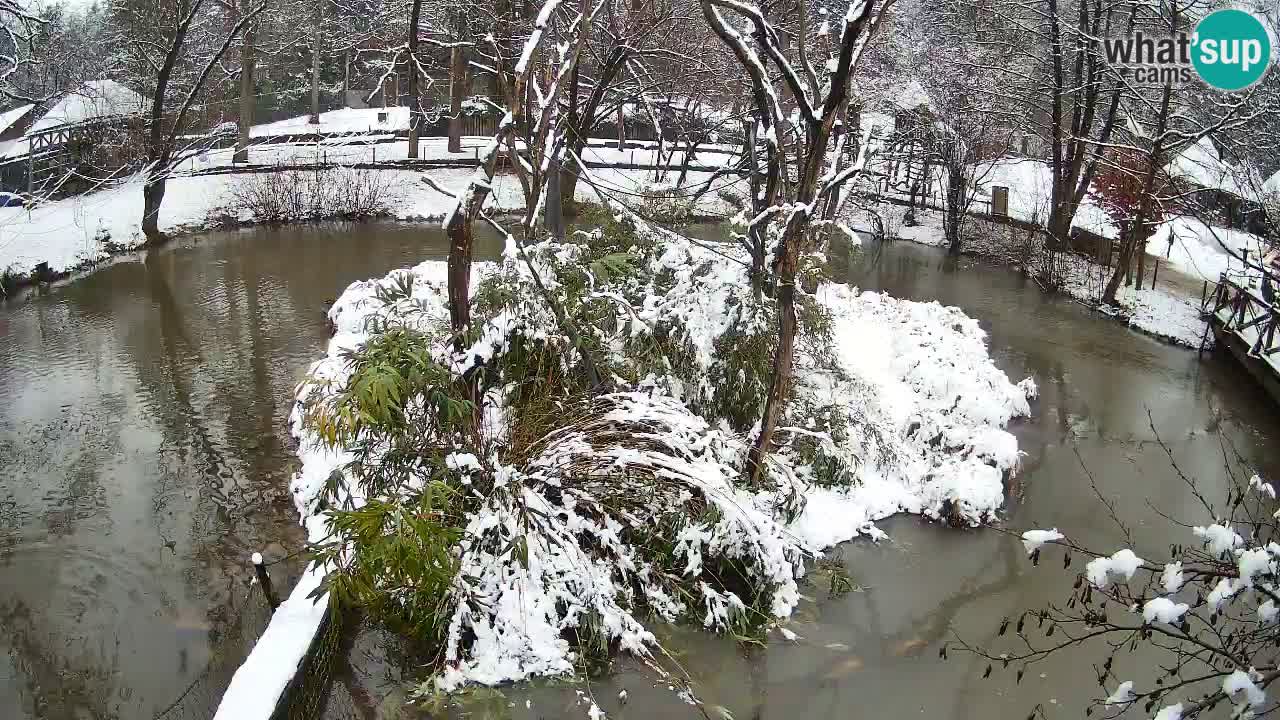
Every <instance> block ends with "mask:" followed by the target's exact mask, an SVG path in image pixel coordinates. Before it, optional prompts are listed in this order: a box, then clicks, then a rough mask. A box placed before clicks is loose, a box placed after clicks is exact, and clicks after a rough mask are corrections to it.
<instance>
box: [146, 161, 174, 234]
mask: <svg viewBox="0 0 1280 720" xmlns="http://www.w3.org/2000/svg"><path fill="white" fill-rule="evenodd" d="M167 170H168V163H164V164H163V166H162V167H160V169H159V170H158V171H157V170H152V171H151V172H149V174H148V176H147V182H146V184H145V185H143V186H142V234H143V235H145V236H146V237H147V244H148V245H158V244H160V243H161V242H164V239H165V235H164V233H162V232H160V206H161V204H162V203H163V202H164V190H165V175H164V174H165V172H167Z"/></svg>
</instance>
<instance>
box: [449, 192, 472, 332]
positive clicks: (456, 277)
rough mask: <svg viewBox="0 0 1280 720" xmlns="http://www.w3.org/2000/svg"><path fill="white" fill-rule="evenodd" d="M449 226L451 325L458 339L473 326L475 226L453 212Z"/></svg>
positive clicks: (462, 215)
mask: <svg viewBox="0 0 1280 720" xmlns="http://www.w3.org/2000/svg"><path fill="white" fill-rule="evenodd" d="M453 217H454V219H453V222H451V223H450V224H449V228H448V230H449V275H448V282H449V325H450V327H451V328H453V332H454V333H455V334H456V335H457V336H458V338H459V340H458V346H459V347H461V346H462V341H461V334H462V332H463V331H464V330H466V329H467V327H468V326H469V325H471V246H472V244H473V241H474V239H475V233H474V230H473V229H472V225H473V223H471V222H468V221H466V218H465V216H464V214H463V213H460V212H457V211H455V212H454V216H453Z"/></svg>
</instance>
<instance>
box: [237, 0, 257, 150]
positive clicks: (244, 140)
mask: <svg viewBox="0 0 1280 720" xmlns="http://www.w3.org/2000/svg"><path fill="white" fill-rule="evenodd" d="M245 7H246V9H247V3H246V4H245ZM256 61H257V58H255V57H254V52H253V26H252V25H250V26H248V27H246V28H245V30H244V42H243V44H242V46H241V50H240V127H239V135H238V136H237V138H236V153H235V155H234V156H233V157H232V158H231V162H233V163H247V162H249V131H250V129H251V128H252V127H253V103H254V95H253V75H254V69H255V66H256Z"/></svg>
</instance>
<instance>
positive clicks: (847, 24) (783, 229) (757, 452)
mask: <svg viewBox="0 0 1280 720" xmlns="http://www.w3.org/2000/svg"><path fill="white" fill-rule="evenodd" d="M892 3H893V0H886V1H885V2H879V3H878V2H875V0H861V1H860V2H854V3H850V5H849V8H848V11H847V12H846V13H845V15H844V17H843V18H842V20H841V26H840V30H839V32H838V33H837V34H836V35H835V38H834V39H829V40H827V42H828V43H829V45H828V47H827V48H826V52H825V53H824V54H826V55H828V57H827V58H826V59H825V62H824V64H823V65H822V67H823V68H824V70H825V72H824V76H823V78H822V80H819V77H818V73H817V71H816V70H815V69H814V65H813V63H812V62H811V60H810V57H809V55H810V53H811V52H818V48H819V47H820V45H819V44H818V43H817V42H816V36H817V34H816V33H814V32H813V28H811V27H810V26H809V22H808V12H809V10H808V7H807V6H806V5H805V4H803V3H801V4H799V5H797V10H798V17H797V25H798V28H797V32H796V33H795V37H794V41H793V42H792V43H791V44H790V45H791V47H792V48H794V50H793V53H792V54H788V52H787V47H788V45H787V43H784V42H783V39H782V36H781V34H780V33H779V31H778V29H777V28H776V27H775V26H774V25H773V24H772V23H771V22H770V21H769V20H768V18H767V15H766V11H765V10H764V9H763V8H762V7H761V6H759V5H755V4H751V3H745V2H738V0H701V7H702V12H703V16H704V17H705V18H706V20H707V22H708V23H709V24H710V25H711V28H712V30H713V31H714V32H715V33H716V35H717V36H718V37H719V38H720V40H721V41H722V42H723V43H724V44H725V45H726V46H727V47H728V48H729V49H730V51H731V52H732V53H733V55H734V56H735V57H736V58H737V60H738V62H739V63H740V64H741V66H742V69H743V71H744V72H745V73H746V75H747V77H748V80H749V82H750V87H751V108H752V114H753V116H754V119H755V125H757V126H758V127H759V130H758V131H756V130H755V128H754V127H751V128H749V133H748V134H749V135H754V136H755V137H758V138H760V139H761V140H762V141H763V143H764V164H763V168H761V167H760V166H759V165H756V166H755V167H754V168H753V171H752V173H751V176H752V177H751V179H752V183H751V184H752V192H751V201H752V214H753V216H752V218H751V219H750V221H749V223H748V226H747V233H746V235H745V236H744V237H742V238H740V241H741V242H742V243H743V244H744V245H745V246H746V248H747V250H748V251H749V252H750V254H751V258H752V263H751V275H752V281H753V284H754V285H755V286H756V287H757V288H760V289H762V290H764V289H766V288H767V289H768V290H769V291H770V292H772V293H773V294H774V296H775V298H776V299H777V304H778V313H779V324H778V345H777V349H776V350H775V353H774V359H773V368H772V378H771V381H770V385H769V391H768V394H767V395H766V399H765V406H764V412H763V416H762V417H761V420H760V432H759V434H758V435H757V436H756V440H755V443H754V444H753V445H752V447H751V450H750V452H749V453H748V456H747V467H746V472H747V475H748V479H749V482H750V483H751V484H752V485H753V486H760V485H762V484H763V474H764V472H765V460H766V458H767V457H768V454H769V452H770V449H771V446H772V443H773V434H774V430H775V429H776V428H777V426H778V420H779V418H780V417H781V416H782V413H783V410H784V409H785V406H786V402H787V396H788V393H789V390H790V385H791V376H792V370H793V367H792V365H793V361H794V357H795V343H796V334H797V329H798V328H797V319H796V272H797V270H798V268H799V265H800V258H801V255H802V254H803V253H804V252H806V250H807V249H808V248H809V246H810V239H811V236H810V233H809V230H810V227H811V225H812V224H813V222H814V220H815V215H818V216H819V217H818V218H816V219H817V220H818V221H819V222H820V221H821V220H820V213H821V209H822V206H823V205H824V204H825V201H826V199H827V197H828V196H829V195H830V194H831V193H833V192H836V191H837V190H838V189H839V187H840V186H841V185H842V184H843V183H845V182H846V181H848V180H850V179H851V178H853V177H855V176H856V175H858V174H859V173H861V172H862V170H863V168H864V166H865V160H866V154H865V153H866V148H865V143H864V148H863V155H862V157H861V159H860V160H859V162H856V163H854V164H853V165H852V166H851V167H849V168H846V169H844V170H842V171H841V172H839V173H835V172H832V171H828V170H829V168H828V163H829V161H830V154H829V150H830V149H831V148H830V141H831V138H832V135H833V132H834V129H835V125H836V121H837V119H838V118H840V117H841V109H842V108H843V107H844V105H845V104H846V103H847V102H848V99H849V80H850V78H851V77H852V76H853V73H854V70H855V69H856V68H857V66H858V62H859V61H860V59H861V57H862V54H863V51H864V49H865V48H866V45H867V43H868V42H869V41H870V40H871V37H872V36H873V35H874V33H875V31H876V28H877V27H878V26H879V24H880V22H881V20H882V18H883V17H884V15H885V12H886V11H887V10H888V8H889V7H891V6H892ZM726 11H727V12H730V13H733V14H734V15H736V16H738V17H740V18H742V19H743V20H745V22H746V23H747V24H748V26H749V27H750V28H751V30H750V37H749V38H748V37H747V36H744V35H743V34H742V33H741V32H739V31H738V29H737V27H736V26H735V25H734V24H733V23H731V22H730V21H729V20H728V19H726V18H725V16H724V13H725V12H726ZM811 44H812V46H813V47H810V46H811ZM766 63H770V64H772V65H774V66H776V67H777V74H778V76H780V79H779V80H775V79H774V77H773V76H771V75H770V73H769V72H768V70H767V69H766V67H767V66H766ZM778 86H781V88H782V89H784V90H785V92H786V94H787V97H788V100H789V102H790V103H793V104H794V107H795V108H796V110H795V116H796V122H795V123H794V124H793V123H792V122H791V121H790V120H789V118H788V113H786V112H784V110H783V103H782V100H781V98H780V97H779V95H780V93H779V92H778ZM846 138H847V133H842V134H840V139H839V140H838V141H837V147H836V148H835V154H836V156H839V155H840V154H841V153H842V152H843V147H842V144H843V143H844V142H845V140H846ZM788 141H789V142H788ZM748 152H749V154H754V143H753V142H749V145H748ZM792 166H794V171H793V170H792V169H791V168H792ZM793 176H794V178H795V179H794V180H793V179H792V178H793ZM770 237H772V238H775V239H776V242H775V245H774V248H773V251H772V263H771V267H770V268H768V269H767V270H766V268H765V265H766V258H767V255H766V249H765V248H766V242H767V241H768V239H769V238H770Z"/></svg>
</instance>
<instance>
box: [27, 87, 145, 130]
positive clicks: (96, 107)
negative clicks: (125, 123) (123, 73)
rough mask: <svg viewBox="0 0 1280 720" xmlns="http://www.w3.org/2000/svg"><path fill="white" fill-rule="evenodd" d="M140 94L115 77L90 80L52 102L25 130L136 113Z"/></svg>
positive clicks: (140, 111)
mask: <svg viewBox="0 0 1280 720" xmlns="http://www.w3.org/2000/svg"><path fill="white" fill-rule="evenodd" d="M143 107H144V105H143V100H142V96H141V95H139V94H138V93H136V92H134V91H133V90H130V89H129V88H127V87H125V86H124V85H121V84H120V83H118V82H116V81H115V80H91V81H89V82H87V83H84V84H83V85H81V86H80V87H78V88H76V89H75V90H73V91H72V92H70V93H67V94H66V95H65V96H63V98H62V99H61V100H59V101H58V102H56V103H54V105H53V107H51V108H49V111H48V112H46V113H45V114H44V115H43V116H42V117H41V118H40V119H39V120H37V121H35V123H33V124H32V125H31V130H29V131H28V133H33V132H39V131H41V130H48V129H50V128H55V127H61V126H63V125H79V124H81V123H86V122H91V121H94V120H104V119H108V118H115V117H128V116H131V115H139V114H141V113H142V111H143Z"/></svg>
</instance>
